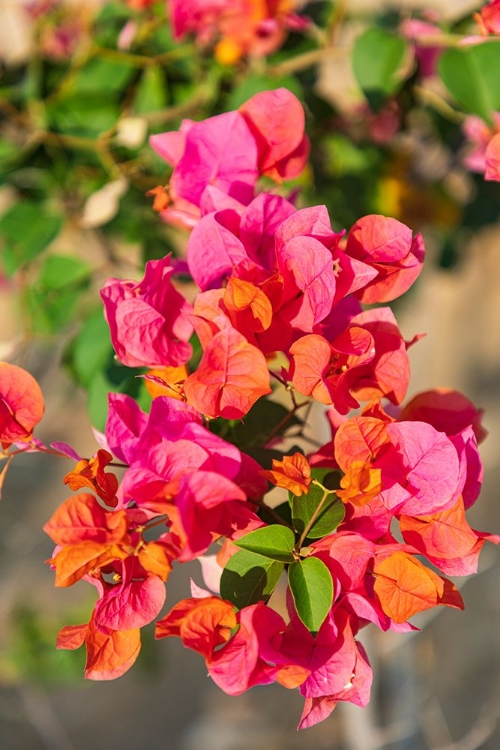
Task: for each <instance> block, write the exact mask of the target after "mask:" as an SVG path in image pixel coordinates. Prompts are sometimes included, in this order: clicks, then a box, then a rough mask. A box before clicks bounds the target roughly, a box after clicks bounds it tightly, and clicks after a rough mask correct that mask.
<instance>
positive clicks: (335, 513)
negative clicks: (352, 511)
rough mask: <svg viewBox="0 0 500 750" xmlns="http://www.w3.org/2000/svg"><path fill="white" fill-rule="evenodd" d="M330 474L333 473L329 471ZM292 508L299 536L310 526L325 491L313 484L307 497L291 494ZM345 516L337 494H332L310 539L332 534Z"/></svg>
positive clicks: (311, 530) (308, 535) (327, 499)
mask: <svg viewBox="0 0 500 750" xmlns="http://www.w3.org/2000/svg"><path fill="white" fill-rule="evenodd" d="M327 473H328V474H330V473H331V471H329V470H328V471H327ZM289 497H290V502H291V506H292V522H293V525H294V527H295V528H296V530H297V532H298V533H299V534H302V532H303V531H304V530H305V528H306V527H307V526H308V524H309V522H310V520H311V518H312V517H313V515H314V513H315V511H316V509H317V507H318V505H319V504H320V502H321V500H322V498H323V490H322V489H321V487H318V485H316V484H311V486H310V488H309V492H308V493H307V495H301V496H300V497H297V496H296V495H292V494H291V493H290V494H289ZM344 516H345V508H344V504H343V503H342V502H341V501H340V500H339V499H338V498H337V495H336V494H335V492H330V493H329V494H328V495H327V497H326V500H325V502H324V504H323V506H322V508H321V510H320V512H319V514H318V516H317V517H316V519H315V521H314V523H313V525H312V526H311V528H310V529H309V531H308V532H307V538H308V539H320V538H321V537H324V536H326V535H327V534H331V533H332V531H335V529H336V528H337V526H338V525H339V524H340V523H342V521H343V520H344Z"/></svg>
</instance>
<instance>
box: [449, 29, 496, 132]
mask: <svg viewBox="0 0 500 750" xmlns="http://www.w3.org/2000/svg"><path fill="white" fill-rule="evenodd" d="M438 69H439V75H440V76H441V79H442V81H443V83H444V85H445V86H446V88H447V89H448V91H449V92H450V93H451V94H453V96H454V97H455V99H456V100H457V101H458V102H460V104H461V105H462V106H463V107H465V108H466V109H467V110H468V111H469V112H472V113H474V114H476V115H479V116H480V117H482V118H483V120H486V121H491V115H492V113H493V112H497V111H498V110H500V75H499V70H500V41H498V40H494V41H491V42H490V41H485V42H482V43H481V44H475V45H472V46H470V47H460V48H454V49H449V50H446V52H444V54H443V55H442V56H441V58H440V60H439V68H438Z"/></svg>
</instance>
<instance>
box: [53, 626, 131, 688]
mask: <svg viewBox="0 0 500 750" xmlns="http://www.w3.org/2000/svg"><path fill="white" fill-rule="evenodd" d="M83 645H85V648H86V649H87V662H86V664H85V677H86V679H88V680H115V679H116V678H117V677H121V675H122V674H124V673H125V672H126V671H127V670H129V669H130V667H131V666H132V665H133V664H134V662H135V660H136V659H137V657H138V656H139V651H140V650H141V635H140V630H138V629H133V630H126V631H114V630H109V631H107V632H103V631H101V630H98V629H97V628H96V626H95V624H94V622H93V621H92V620H91V621H90V622H89V624H88V625H69V626H68V627H66V628H63V629H62V630H61V632H60V633H59V635H58V638H57V648H62V649H70V650H72V651H73V650H74V649H76V648H79V647H80V646H83Z"/></svg>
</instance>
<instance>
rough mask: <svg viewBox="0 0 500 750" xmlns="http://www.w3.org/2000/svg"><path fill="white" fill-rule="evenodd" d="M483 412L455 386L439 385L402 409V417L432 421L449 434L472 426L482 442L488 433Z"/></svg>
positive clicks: (478, 439)
mask: <svg viewBox="0 0 500 750" xmlns="http://www.w3.org/2000/svg"><path fill="white" fill-rule="evenodd" d="M483 413H484V412H483V409H476V407H475V406H474V404H473V403H472V401H470V400H469V399H468V398H467V397H466V396H464V395H463V394H462V393H459V392H458V391H453V390H452V389H451V388H437V389H435V390H433V391H425V393H419V394H418V395H417V396H415V397H414V398H412V400H411V401H409V402H408V403H407V404H406V405H405V407H404V409H403V410H402V412H401V419H402V420H407V421H408V420H417V421H421V422H428V424H431V425H432V426H433V427H434V428H435V429H436V430H438V431H439V432H445V433H446V434H447V435H456V434H457V433H459V432H462V430H465V429H466V428H467V427H469V426H472V428H473V430H474V433H475V435H476V438H477V441H478V443H480V442H482V441H483V440H484V439H485V438H486V436H487V435H488V433H487V431H486V430H485V429H484V427H483V426H482V424H481V419H482V417H483Z"/></svg>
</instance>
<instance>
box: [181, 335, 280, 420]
mask: <svg viewBox="0 0 500 750" xmlns="http://www.w3.org/2000/svg"><path fill="white" fill-rule="evenodd" d="M184 393H185V394H186V398H187V401H188V403H189V404H190V406H194V408H195V409H198V411H200V412H201V413H202V414H206V415H207V416H210V417H219V416H220V417H225V418H226V419H238V418H239V417H243V416H244V415H245V414H246V413H247V412H248V411H249V410H250V407H251V406H253V404H254V403H255V402H256V401H257V399H258V398H260V396H263V395H265V394H266V393H271V388H270V387H269V372H268V369H267V364H266V360H265V357H264V356H263V354H262V353H261V352H260V351H259V350H258V349H256V347H255V346H252V345H251V344H249V343H248V342H247V341H246V339H245V338H244V336H242V335H241V334H240V333H238V331H235V330H234V328H224V329H223V330H222V331H219V333H217V334H216V335H215V336H214V337H213V339H212V340H211V341H210V343H209V344H208V345H207V346H206V348H205V351H204V353H203V357H202V359H201V362H200V365H199V367H198V369H197V370H196V372H194V373H193V374H192V375H190V376H189V378H188V379H187V380H186V382H185V383H184Z"/></svg>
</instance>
